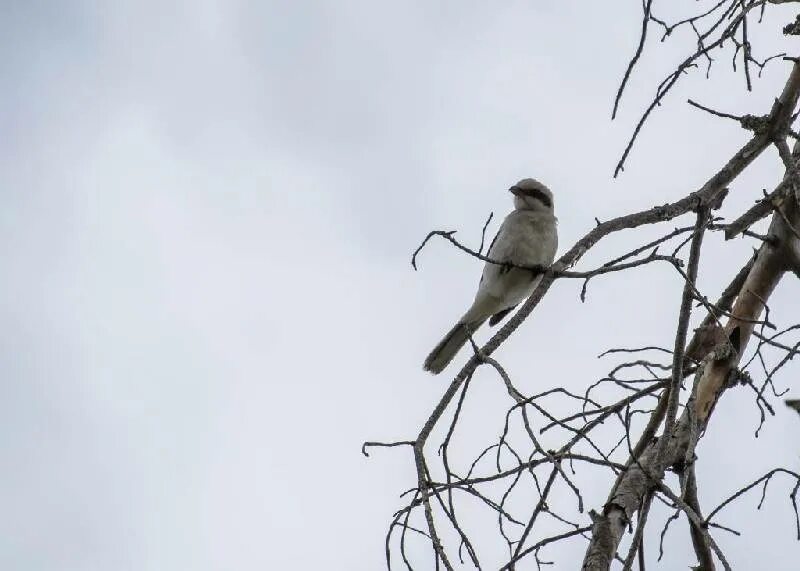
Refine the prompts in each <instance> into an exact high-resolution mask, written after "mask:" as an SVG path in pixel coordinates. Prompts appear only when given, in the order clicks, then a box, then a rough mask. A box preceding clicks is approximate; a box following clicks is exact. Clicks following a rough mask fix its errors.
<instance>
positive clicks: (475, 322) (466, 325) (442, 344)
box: [422, 316, 486, 375]
mask: <svg viewBox="0 0 800 571" xmlns="http://www.w3.org/2000/svg"><path fill="white" fill-rule="evenodd" d="M465 317H466V316H465ZM484 321H486V318H480V319H472V320H469V321H465V320H464V318H462V320H461V321H459V322H458V323H456V324H455V326H454V327H453V328H452V329H451V330H450V331H449V332H448V333H447V335H445V336H444V339H442V340H441V341H439V343H438V345H436V347H434V348H433V351H431V353H430V355H428V357H427V358H426V359H425V363H424V364H423V365H422V368H423V369H425V370H426V371H428V372H430V373H433V374H434V375H438V374H439V373H441V372H442V371H443V370H444V368H445V367H446V366H447V365H448V364H449V363H450V361H452V360H453V357H455V356H456V353H458V351H459V350H460V349H461V347H463V346H464V343H466V342H467V340H468V339H469V336H470V335H471V334H472V333H474V332H475V330H476V329H478V327H480V326H481V325H483V322H484Z"/></svg>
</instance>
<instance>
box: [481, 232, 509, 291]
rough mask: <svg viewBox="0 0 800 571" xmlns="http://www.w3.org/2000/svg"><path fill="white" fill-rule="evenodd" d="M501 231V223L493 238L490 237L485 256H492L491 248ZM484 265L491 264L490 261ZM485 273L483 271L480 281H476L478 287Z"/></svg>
mask: <svg viewBox="0 0 800 571" xmlns="http://www.w3.org/2000/svg"><path fill="white" fill-rule="evenodd" d="M502 231H503V225H502V224H501V225H500V228H498V229H497V234H495V235H494V238H492V243H491V244H489V248H488V249H487V250H486V256H487V257H489V258H492V248H493V247H494V245H495V243H497V238H498V237H499V236H500V233H501V232H502ZM492 259H493V260H494V258H492ZM498 261H499V260H498ZM486 265H487V266H489V265H492V264H491V263H490V262H486ZM485 273H486V272H485V271H484V272H483V273H482V274H481V279H480V281H478V287H480V286H481V284H482V283H483V276H484V274H485Z"/></svg>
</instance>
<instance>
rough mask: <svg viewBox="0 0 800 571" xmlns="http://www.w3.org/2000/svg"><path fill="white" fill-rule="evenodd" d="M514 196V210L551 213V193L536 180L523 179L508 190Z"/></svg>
mask: <svg viewBox="0 0 800 571" xmlns="http://www.w3.org/2000/svg"><path fill="white" fill-rule="evenodd" d="M508 190H509V191H510V192H511V194H513V195H514V208H516V209H517V210H535V211H537V212H549V213H551V214H552V213H553V193H552V192H550V189H549V188H547V187H546V186H545V185H543V184H542V183H541V182H539V181H538V180H536V179H533V178H523V179H522V180H521V181H519V182H518V183H517V184H515V185H514V186H512V187H511V188H509V189H508Z"/></svg>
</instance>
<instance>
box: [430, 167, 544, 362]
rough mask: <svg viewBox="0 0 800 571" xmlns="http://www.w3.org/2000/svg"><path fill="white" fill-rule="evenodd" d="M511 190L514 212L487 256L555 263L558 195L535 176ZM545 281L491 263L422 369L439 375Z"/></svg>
mask: <svg viewBox="0 0 800 571" xmlns="http://www.w3.org/2000/svg"><path fill="white" fill-rule="evenodd" d="M509 191H511V193H512V194H513V195H514V210H513V211H512V212H511V213H510V214H509V215H508V216H506V218H505V220H503V223H502V224H501V225H500V229H499V230H498V231H497V235H496V236H495V237H494V240H492V243H491V245H490V246H489V251H488V252H487V256H488V257H489V258H491V259H492V260H495V261H498V262H507V263H509V264H514V265H523V266H531V265H541V266H545V267H548V266H550V264H552V263H553V259H554V258H555V255H556V249H557V248H558V234H557V232H556V223H557V221H558V220H557V219H556V217H555V216H554V215H553V193H552V192H550V189H549V188H547V187H546V186H545V185H543V184H542V183H540V182H539V181H537V180H534V179H532V178H524V179H522V180H521V181H519V182H518V183H517V184H515V185H514V186H512V187H511V188H510V189H509ZM541 279H542V278H541V275H534V272H531V271H530V270H524V269H521V268H514V267H510V266H506V265H499V264H492V263H490V262H486V265H485V266H484V268H483V275H482V276H481V281H480V283H479V284H478V293H476V294H475V301H473V302H472V307H470V308H469V309H468V310H467V312H466V313H465V314H464V316H463V317H462V318H461V319H459V320H458V323H456V324H455V326H454V327H453V328H452V329H451V330H450V332H449V333H448V334H447V335H445V336H444V339H442V340H441V341H439V344H438V345H436V347H434V349H433V351H431V353H430V355H428V357H427V358H426V359H425V364H424V365H423V368H424V369H425V370H426V371H429V372H431V373H433V374H434V375H436V374H438V373H441V372H442V371H443V370H444V368H445V367H447V365H448V363H450V361H452V360H453V357H455V356H456V353H458V351H459V350H460V349H461V347H463V346H464V344H465V343H466V342H467V340H468V339H469V336H470V335H471V334H472V333H474V332H475V331H476V330H477V329H478V328H479V327H480V326H481V325H483V322H484V321H486V320H487V319H488V320H489V325H495V324H496V323H498V322H499V321H500V320H501V319H503V318H504V317H505V316H506V315H508V313H509V312H510V311H511V310H512V309H514V307H516V306H517V304H518V303H520V302H521V301H523V300H524V299H526V298H527V297H528V296H529V295H530V294H531V293H532V292H533V290H534V289H535V288H536V286H537V284H538V283H539V281H540V280H541Z"/></svg>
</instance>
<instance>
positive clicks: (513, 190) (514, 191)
mask: <svg viewBox="0 0 800 571" xmlns="http://www.w3.org/2000/svg"><path fill="white" fill-rule="evenodd" d="M508 191H509V192H510V193H511V194H513V195H514V196H522V190H521V189H520V188H519V187H518V186H516V185H515V186H512V187H511V188H509V189H508Z"/></svg>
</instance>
